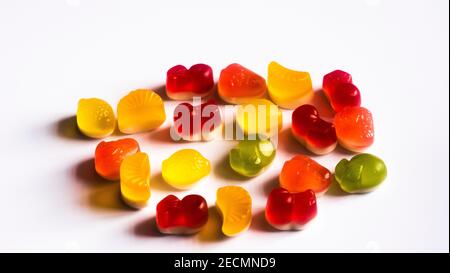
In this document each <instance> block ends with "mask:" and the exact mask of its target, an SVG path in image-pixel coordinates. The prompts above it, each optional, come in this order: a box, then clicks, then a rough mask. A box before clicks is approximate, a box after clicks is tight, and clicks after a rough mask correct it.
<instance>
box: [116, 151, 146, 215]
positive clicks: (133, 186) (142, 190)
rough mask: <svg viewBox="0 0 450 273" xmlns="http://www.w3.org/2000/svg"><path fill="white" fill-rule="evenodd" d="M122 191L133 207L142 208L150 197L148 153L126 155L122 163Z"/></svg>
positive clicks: (123, 196)
mask: <svg viewBox="0 0 450 273" xmlns="http://www.w3.org/2000/svg"><path fill="white" fill-rule="evenodd" d="M120 192H121V193H122V198H123V200H124V201H125V203H127V204H128V205H130V206H131V207H134V208H142V207H145V206H146V205H147V201H148V199H149V198H150V161H149V159H148V156H147V154H146V153H142V152H139V153H135V154H134V155H130V156H128V157H126V158H125V159H124V160H123V161H122V165H120Z"/></svg>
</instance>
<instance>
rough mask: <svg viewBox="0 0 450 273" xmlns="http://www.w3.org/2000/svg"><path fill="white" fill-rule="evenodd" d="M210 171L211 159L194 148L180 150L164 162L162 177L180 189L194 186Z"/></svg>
mask: <svg viewBox="0 0 450 273" xmlns="http://www.w3.org/2000/svg"><path fill="white" fill-rule="evenodd" d="M210 172H211V164H210V162H209V160H208V159H206V158H205V157H203V155H202V154H200V153H199V152H197V151H196V150H194V149H183V150H179V151H177V152H175V153H174V154H173V155H171V156H170V157H169V158H168V159H166V160H164V161H163V162H162V177H163V178H164V180H165V181H166V182H167V183H168V184H170V185H171V186H173V187H175V188H178V189H188V188H190V187H192V186H193V185H194V184H195V183H196V182H198V181H199V180H200V179H202V178H203V177H205V176H207V175H208V174H209V173H210Z"/></svg>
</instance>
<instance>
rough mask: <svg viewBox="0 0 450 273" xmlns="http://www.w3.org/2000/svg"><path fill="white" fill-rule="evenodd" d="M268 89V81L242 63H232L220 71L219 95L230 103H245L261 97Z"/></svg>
mask: <svg viewBox="0 0 450 273" xmlns="http://www.w3.org/2000/svg"><path fill="white" fill-rule="evenodd" d="M266 90H267V86H266V81H265V80H264V78H263V77H261V76H259V75H258V74H256V73H255V72H253V71H251V70H249V69H247V68H245V67H243V66H242V65H240V64H236V63H234V64H230V65H229V66H227V67H226V68H225V69H223V70H222V72H220V78H219V83H218V92H219V96H220V97H221V98H222V99H223V100H224V101H226V102H228V103H236V104H238V103H244V102H247V101H249V100H251V99H255V98H261V97H262V96H263V95H264V93H265V92H266Z"/></svg>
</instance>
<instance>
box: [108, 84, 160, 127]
mask: <svg viewBox="0 0 450 273" xmlns="http://www.w3.org/2000/svg"><path fill="white" fill-rule="evenodd" d="M117 119H118V123H119V130H120V131H121V132H122V133H125V134H134V133H139V132H145V131H149V130H153V129H155V128H157V127H159V126H160V125H161V124H162V123H163V122H164V121H165V120H166V112H165V110H164V102H163V100H162V99H161V97H160V96H159V95H158V94H156V93H155V92H153V91H151V90H145V89H138V90H135V91H131V92H130V93H129V94H128V95H126V96H125V97H123V98H122V99H121V100H120V101H119V104H118V106H117Z"/></svg>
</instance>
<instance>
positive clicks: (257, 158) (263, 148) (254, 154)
mask: <svg viewBox="0 0 450 273" xmlns="http://www.w3.org/2000/svg"><path fill="white" fill-rule="evenodd" d="M275 153H276V149H275V147H274V145H273V144H272V142H271V141H270V140H268V139H265V140H260V139H254V140H249V139H247V140H241V141H240V142H239V144H238V145H237V146H236V147H235V148H233V149H232V150H231V151H230V157H229V158H230V166H231V168H232V169H233V170H234V171H236V172H237V173H239V174H241V175H243V176H248V177H252V176H257V175H258V174H260V173H261V172H263V171H264V170H265V169H266V168H267V167H268V166H269V165H270V163H272V161H273V159H274V158H275Z"/></svg>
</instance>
